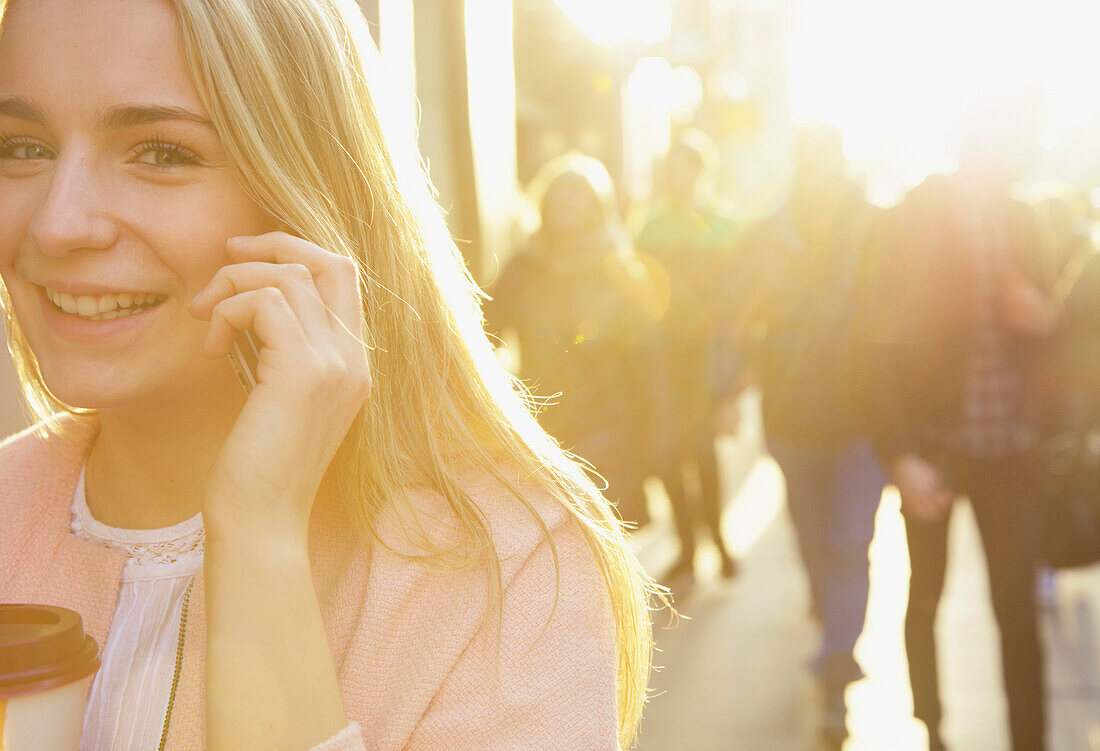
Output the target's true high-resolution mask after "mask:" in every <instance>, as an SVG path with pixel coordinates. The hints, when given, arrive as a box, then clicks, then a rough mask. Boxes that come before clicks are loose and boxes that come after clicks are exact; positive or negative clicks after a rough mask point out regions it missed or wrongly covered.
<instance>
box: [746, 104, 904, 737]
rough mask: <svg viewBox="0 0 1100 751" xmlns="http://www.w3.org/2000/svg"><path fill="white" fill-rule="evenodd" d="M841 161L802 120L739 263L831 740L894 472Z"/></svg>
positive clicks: (833, 143)
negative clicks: (776, 191)
mask: <svg viewBox="0 0 1100 751" xmlns="http://www.w3.org/2000/svg"><path fill="white" fill-rule="evenodd" d="M846 167H847V165H846V163H845V160H844V152H843V144H842V140H841V135H840V132H839V131H838V130H836V129H835V128H831V127H825V126H815V127H812V128H805V129H803V130H802V131H800V133H799V135H798V138H797V141H796V146H795V169H794V181H793V188H792V191H791V195H790V198H789V200H788V201H787V202H786V203H785V205H783V206H782V208H780V209H779V211H778V212H776V214H775V215H773V216H772V217H770V218H768V219H766V220H764V221H762V222H760V223H759V224H758V225H757V226H756V227H754V228H753V229H751V230H750V231H749V233H748V234H747V236H746V238H745V242H744V244H743V246H742V249H741V252H740V253H739V254H738V265H737V273H738V277H739V281H740V283H741V284H742V285H743V287H744V292H743V294H742V299H743V308H742V311H743V312H742V322H741V327H742V328H743V329H744V330H745V331H746V332H747V333H746V335H747V338H748V339H749V342H750V343H749V351H750V356H749V368H750V370H751V372H752V373H753V375H754V376H755V381H756V383H757V384H758V385H759V388H760V391H761V399H762V413H763V421H764V433H765V436H766V439H767V445H768V450H769V451H770V453H771V455H772V456H773V457H774V458H775V460H776V462H777V463H778V464H779V467H780V469H781V470H782V472H783V477H784V480H785V483H786V487H787V508H788V510H789V513H790V516H791V520H792V521H793V523H794V528H795V532H796V536H797V540H798V547H799V551H800V553H801V557H802V562H803V565H804V566H805V570H806V574H807V577H808V579H809V584H810V601H811V609H812V612H813V615H814V617H815V619H816V620H817V621H818V622H819V623H820V624H821V628H822V639H821V644H820V647H819V649H818V653H817V656H816V658H815V659H814V662H813V666H812V667H813V672H814V674H815V676H816V677H817V678H818V680H819V681H820V684H821V686H822V689H823V695H824V707H825V713H824V722H823V726H822V729H821V730H822V732H821V737H822V740H823V741H824V742H825V744H826V745H828V746H830V747H839V745H840V744H841V743H842V742H843V740H844V738H846V737H847V728H846V714H847V711H846V706H845V700H844V693H845V689H846V688H847V686H848V684H849V683H852V682H853V681H856V680H859V679H860V678H862V677H863V673H862V671H861V669H860V667H859V664H858V663H857V662H856V659H855V657H854V655H853V649H854V648H855V644H856V640H857V639H858V638H859V635H860V633H861V632H862V631H863V623H864V618H865V615H866V612H867V598H868V592H869V587H870V580H869V567H870V564H869V561H868V557H867V554H868V548H869V546H870V543H871V538H872V536H873V534H874V527H875V514H876V512H877V510H878V505H879V500H880V498H881V496H882V490H883V487H884V486H885V483H886V477H885V471H884V470H883V468H882V466H881V465H880V464H879V461H878V457H877V455H876V452H875V449H874V447H873V445H872V442H871V439H870V431H869V429H868V427H867V425H866V421H865V419H864V418H865V414H864V410H863V409H862V408H861V402H860V394H859V393H858V389H857V387H856V386H857V384H856V381H855V380H854V376H853V369H854V365H855V362H856V357H857V353H856V351H855V348H856V347H857V346H858V335H859V331H860V328H861V325H862V324H861V321H860V320H859V317H860V316H861V315H863V312H864V311H863V309H862V306H861V300H862V299H863V298H862V295H861V294H860V289H859V285H860V284H861V283H862V279H863V278H864V273H863V266H864V264H865V263H866V257H865V242H866V233H867V231H868V229H869V227H870V222H871V220H872V217H873V216H874V210H873V209H872V207H871V206H870V205H868V203H867V202H866V200H865V199H864V197H863V193H862V190H861V189H860V188H859V186H858V185H856V184H855V183H854V182H853V181H851V180H850V179H848V177H847V176H846Z"/></svg>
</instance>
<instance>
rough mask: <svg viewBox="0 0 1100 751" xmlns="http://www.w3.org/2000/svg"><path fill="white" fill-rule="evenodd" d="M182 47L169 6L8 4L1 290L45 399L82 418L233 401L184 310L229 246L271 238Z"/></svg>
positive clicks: (78, 1)
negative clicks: (88, 410) (87, 411)
mask: <svg viewBox="0 0 1100 751" xmlns="http://www.w3.org/2000/svg"><path fill="white" fill-rule="evenodd" d="M181 44H182V42H181V39H180V34H179V30H178V26H177V20H176V16H175V11H174V10H173V8H172V7H171V5H170V4H169V3H168V2H167V0H121V1H120V0H16V1H15V3H14V5H13V6H12V8H11V10H10V11H9V13H8V16H7V19H6V21H5V24H4V27H3V32H2V34H0V215H2V216H3V220H2V221H0V275H2V276H3V279H4V283H5V285H6V286H7V289H8V292H9V294H10V296H11V301H12V305H13V308H14V312H15V316H16V318H17V320H18V321H19V324H20V326H21V328H22V330H23V333H24V335H25V336H26V338H27V341H28V343H29V344H30V347H31V349H32V350H33V351H34V352H35V355H36V356H37V358H38V361H39V364H40V366H41V370H42V374H43V377H44V378H45V381H46V384H47V385H48V386H49V387H50V389H51V390H52V391H53V392H54V394H55V395H56V396H57V397H58V398H60V399H61V400H63V401H65V402H67V403H69V404H73V405H75V406H82V407H98V408H102V409H110V408H112V407H124V406H128V405H131V406H132V405H136V404H142V403H146V404H149V405H152V404H172V403H174V402H177V403H178V401H179V400H181V399H186V398H187V396H188V395H191V396H192V397H193V396H194V395H196V394H202V393H205V394H206V395H207V396H208V397H214V396H215V395H216V394H219V393H227V392H226V391H225V389H228V388H237V389H238V391H239V387H236V384H235V381H234V377H233V374H232V371H231V369H230V367H229V365H228V364H227V363H226V362H224V361H223V360H216V361H212V360H207V359H206V358H204V357H203V356H202V354H201V348H202V342H203V339H204V337H205V334H206V331H207V325H208V324H206V323H205V322H201V321H198V320H196V319H194V318H193V317H192V316H191V315H190V314H189V313H188V312H187V309H186V306H187V303H188V302H189V301H190V300H191V298H192V297H193V296H194V295H195V294H196V293H197V292H198V291H199V290H201V289H202V288H203V287H204V286H205V285H206V283H207V282H208V281H209V280H210V278H211V277H212V276H213V274H214V272H215V271H217V269H218V268H219V267H220V266H222V265H224V264H225V263H226V262H227V259H226V257H225V241H226V239H227V238H229V237H232V236H234V235H249V234H259V233H261V232H264V231H267V230H269V229H271V227H270V226H269V225H270V222H269V221H268V219H267V218H266V215H265V214H264V212H262V211H261V210H260V209H259V208H258V207H257V206H256V205H255V204H254V203H253V202H252V201H251V200H250V199H249V198H248V196H247V195H246V194H245V191H244V189H243V186H242V185H241V183H240V181H239V179H238V176H237V173H236V171H235V170H234V168H233V166H232V165H231V164H230V163H229V160H228V158H227V157H226V154H225V152H224V151H223V149H222V145H221V141H220V139H219V138H218V135H217V133H216V131H215V130H214V128H213V127H212V126H211V125H210V123H209V116H208V114H207V112H206V110H205V109H204V107H203V105H202V103H201V102H200V100H199V96H198V93H197V92H196V91H195V88H194V85H193V84H192V83H191V79H190V76H189V73H188V70H187V66H186V64H185V61H184V56H183V50H182V46H181ZM142 295H144V296H145V302H144V303H140V301H141V299H142V298H141V296H142ZM51 297H52V298H54V299H55V300H60V303H61V308H59V307H58V306H57V305H56V304H55V302H54V300H51ZM150 304H152V307H149V306H150ZM74 305H75V306H76V308H77V310H76V311H73V312H65V311H64V310H63V309H62V308H64V307H69V308H70V309H71V308H72V307H73V306H74ZM126 306H128V307H126ZM100 311H102V312H100ZM127 312H129V314H126V313H127ZM112 313H115V316H114V317H112V315H111V314H112ZM89 314H91V315H89ZM95 315H98V316H100V319H99V320H94V319H93V318H92V316H95ZM237 396H239V394H237Z"/></svg>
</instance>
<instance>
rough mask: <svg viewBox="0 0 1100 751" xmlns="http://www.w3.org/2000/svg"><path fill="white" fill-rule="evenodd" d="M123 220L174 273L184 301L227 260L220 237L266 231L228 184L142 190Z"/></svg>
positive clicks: (260, 216)
mask: <svg viewBox="0 0 1100 751" xmlns="http://www.w3.org/2000/svg"><path fill="white" fill-rule="evenodd" d="M224 182H226V183H228V182H229V181H228V180H226V181H224ZM129 223H130V226H131V227H132V228H133V230H134V231H135V232H136V233H137V234H139V235H141V237H142V238H143V240H144V242H145V244H146V245H147V247H149V248H150V249H152V251H153V252H154V253H155V254H156V255H157V257H158V259H159V260H160V262H161V263H163V264H164V265H165V266H166V267H167V268H169V269H170V270H171V271H172V272H173V274H174V275H175V276H176V277H177V280H178V282H179V283H180V286H181V293H182V294H184V295H187V296H188V299H190V297H193V296H194V295H195V294H197V293H198V292H199V291H200V290H201V289H202V288H203V287H205V286H206V284H207V283H208V282H209V281H210V279H211V278H212V277H213V276H214V274H215V273H216V272H217V271H218V269H219V268H221V267H222V266H224V265H226V264H227V263H229V262H230V261H229V257H228V256H227V254H226V240H228V239H229V238H230V237H234V236H236V235H256V234H260V233H262V232H266V231H268V229H269V228H268V226H267V224H268V223H267V222H266V214H264V213H263V212H262V211H261V210H260V209H259V208H258V207H256V206H255V205H254V204H253V203H252V202H251V201H250V200H249V199H248V198H247V196H246V195H245V194H244V192H243V190H241V189H240V188H239V187H237V186H235V185H234V184H221V185H215V186H208V187H207V188H206V189H204V190H201V191H200V190H196V191H193V192H192V191H174V192H172V193H171V194H169V193H168V192H165V194H164V195H152V196H151V195H148V194H147V195H145V196H144V197H143V200H142V201H141V203H140V206H139V207H137V209H136V210H133V209H131V211H130V222H129ZM185 302H186V301H185Z"/></svg>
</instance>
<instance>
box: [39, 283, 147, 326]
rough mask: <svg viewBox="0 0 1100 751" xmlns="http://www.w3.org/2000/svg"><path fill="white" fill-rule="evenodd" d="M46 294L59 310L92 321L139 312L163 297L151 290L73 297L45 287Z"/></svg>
mask: <svg viewBox="0 0 1100 751" xmlns="http://www.w3.org/2000/svg"><path fill="white" fill-rule="evenodd" d="M46 296H47V297H48V298H50V301H51V302H53V304H54V305H56V306H57V307H59V308H61V310H63V311H65V312H66V313H69V314H72V315H78V316H80V317H81V318H87V319H88V320H92V321H102V320H110V319H112V318H120V317H122V316H127V315H131V314H132V313H137V312H140V311H141V310H144V309H145V308H149V307H152V306H153V305H156V304H158V303H160V302H161V301H162V300H164V299H165V295H158V294H155V293H152V292H139V293H137V294H133V293H131V292H120V293H118V294H106V295H99V296H98V297H93V296H91V295H80V296H79V297H76V298H74V297H73V296H72V295H70V294H68V293H66V292H58V291H57V290H53V289H49V288H48V287H47V288H46Z"/></svg>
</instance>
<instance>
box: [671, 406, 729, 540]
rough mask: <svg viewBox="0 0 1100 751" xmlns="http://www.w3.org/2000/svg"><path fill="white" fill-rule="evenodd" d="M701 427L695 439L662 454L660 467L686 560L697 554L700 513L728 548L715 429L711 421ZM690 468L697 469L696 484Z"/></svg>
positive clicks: (715, 535)
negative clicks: (696, 545)
mask: <svg viewBox="0 0 1100 751" xmlns="http://www.w3.org/2000/svg"><path fill="white" fill-rule="evenodd" d="M702 427H703V429H702V430H701V431H700V432H699V433H698V434H697V435H695V436H693V438H694V440H689V441H683V442H682V443H681V444H680V445H679V446H677V447H676V448H677V449H678V450H677V451H676V452H675V453H672V454H670V455H666V456H665V457H663V459H662V461H661V462H660V467H659V470H658V473H659V475H660V478H661V483H662V484H663V485H664V486H665V492H667V493H668V499H669V502H670V503H671V504H672V515H673V519H674V520H675V521H676V535H677V536H678V537H679V538H680V557H681V558H682V559H687V560H691V557H692V556H693V555H694V554H695V528H696V520H697V519H698V517H699V512H701V513H702V517H703V520H704V521H705V522H706V525H707V529H708V530H709V531H710V535H711V537H712V538H713V539H714V542H715V543H716V544H717V545H718V547H719V549H720V550H725V549H726V547H725V543H724V542H723V541H722V509H721V503H720V493H719V487H718V481H719V477H718V453H717V451H716V449H715V445H714V432H713V430H712V429H711V427H710V425H709V424H704V425H703V426H702ZM691 469H694V470H695V474H696V478H697V480H698V482H697V483H694V482H689V480H690V478H689V476H688V475H687V474H686V472H688V471H690V470H691ZM693 486H694V487H693ZM692 491H694V492H692ZM696 503H698V506H696Z"/></svg>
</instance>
